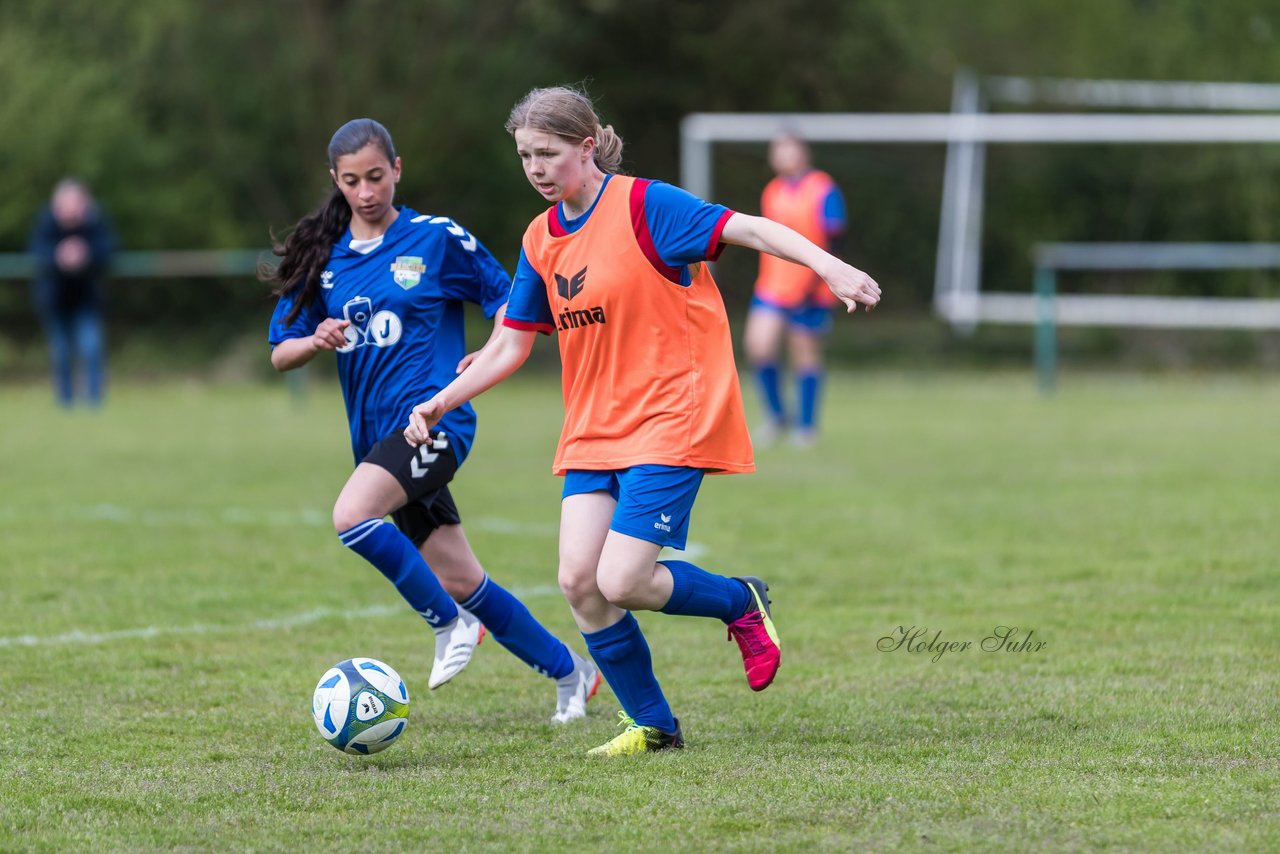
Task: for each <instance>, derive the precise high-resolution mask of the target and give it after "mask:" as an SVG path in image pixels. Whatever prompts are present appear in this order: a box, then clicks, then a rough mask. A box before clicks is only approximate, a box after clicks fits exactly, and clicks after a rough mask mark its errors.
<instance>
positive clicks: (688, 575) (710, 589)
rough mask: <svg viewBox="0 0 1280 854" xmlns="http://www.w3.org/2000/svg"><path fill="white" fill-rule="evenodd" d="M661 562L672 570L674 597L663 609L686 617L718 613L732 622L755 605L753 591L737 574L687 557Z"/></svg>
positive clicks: (711, 615) (717, 614)
mask: <svg viewBox="0 0 1280 854" xmlns="http://www.w3.org/2000/svg"><path fill="white" fill-rule="evenodd" d="M660 563H661V564H662V565H663V566H665V567H666V568H667V569H669V570H670V571H671V598H670V599H668V600H667V604H665V605H663V606H662V608H660V609H659V610H661V611H662V613H664V614H679V615H681V616H685V617H718V618H720V619H721V620H724V621H725V622H726V623H731V622H733V621H734V620H736V619H738V618H739V617H741V616H742V615H743V614H745V613H746V611H747V608H748V606H750V605H751V591H750V590H748V589H747V585H746V584H745V583H743V582H741V581H739V580H738V579H736V578H727V577H725V576H723V575H716V574H714V573H711V572H707V571H706V570H705V569H701V568H699V567H696V566H694V565H693V564H691V563H688V562H687V561H683V560H664V561H660Z"/></svg>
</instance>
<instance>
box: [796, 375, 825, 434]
mask: <svg viewBox="0 0 1280 854" xmlns="http://www.w3.org/2000/svg"><path fill="white" fill-rule="evenodd" d="M822 373H823V372H822V370H821V369H818V370H816V371H809V372H806V373H803V374H801V375H800V376H799V378H798V379H799V385H800V429H801V430H813V429H814V428H815V427H817V426H818V401H819V399H821V397H822Z"/></svg>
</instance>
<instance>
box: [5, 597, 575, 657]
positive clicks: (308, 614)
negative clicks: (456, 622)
mask: <svg viewBox="0 0 1280 854" xmlns="http://www.w3.org/2000/svg"><path fill="white" fill-rule="evenodd" d="M511 593H512V594H513V595H515V596H516V597H517V598H519V599H530V598H533V597H536V596H552V595H555V596H559V595H560V588H559V587H557V586H556V585H554V584H539V585H534V586H532V587H512V588H511ZM405 613H409V611H408V609H407V608H406V607H405V606H404V605H373V606H370V607H368V608H358V609H356V610H354V611H340V610H338V609H336V608H314V609H312V610H310V611H303V612H302V613H301V614H291V615H289V616H287V617H270V618H266V619H261V620H253V621H252V622H248V623H237V624H222V623H192V624H190V625H186V626H143V627H141V628H136V629H119V630H117V631H113V632H86V631H84V630H82V629H76V630H75V631H71V632H66V633H64V634H60V635H48V636H46V637H38V636H36V635H17V636H15V637H7V638H0V649H4V648H7V647H19V646H20V647H33V646H70V645H73V644H88V645H91V646H96V645H101V644H106V643H112V642H114V641H122V640H150V639H151V638H158V637H164V636H169V635H216V634H227V633H240V632H247V631H275V630H279V629H292V628H295V627H297V626H305V625H309V624H311V623H316V622H319V621H321V620H328V619H339V620H361V619H368V618H370V617H390V616H392V615H395V614H405Z"/></svg>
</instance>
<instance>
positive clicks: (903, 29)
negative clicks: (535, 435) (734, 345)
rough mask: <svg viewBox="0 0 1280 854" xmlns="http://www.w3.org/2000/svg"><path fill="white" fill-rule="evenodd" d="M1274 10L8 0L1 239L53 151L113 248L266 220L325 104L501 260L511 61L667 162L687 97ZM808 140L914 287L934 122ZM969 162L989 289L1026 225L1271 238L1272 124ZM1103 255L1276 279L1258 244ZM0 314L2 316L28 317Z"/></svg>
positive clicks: (1083, 51)
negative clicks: (1239, 139) (1257, 267)
mask: <svg viewBox="0 0 1280 854" xmlns="http://www.w3.org/2000/svg"><path fill="white" fill-rule="evenodd" d="M1276 26H1277V25H1276V24H1274V23H1273V22H1272V19H1271V17H1269V16H1268V15H1266V14H1264V12H1262V11H1259V5H1258V4H1257V3H1256V2H1249V0H1221V2H1216V3H1203V2H1196V1H1195V0H1176V2H1164V3H1152V2H1145V0H1083V2H1077V3H1071V4H1063V3H1060V2H1056V0H985V2H965V3H954V2H942V0H937V2H929V0H910V2H902V0H861V2H857V3H831V2H826V0H768V2H765V0H743V2H739V3H735V4H732V6H729V5H727V4H720V3H705V2H678V0H633V2H619V0H589V2H588V1H587V0H584V2H578V3H563V2H552V0H521V2H498V3H474V2H463V0H432V2H430V3H420V2H409V0H401V2H391V3H380V4H367V3H353V2H300V0H293V2H280V3H269V4H264V3H255V2H248V0H227V2H219V3H170V2H167V0H135V2H128V3H126V2H123V0H92V2H90V0H59V2H52V0H32V2H24V3H6V4H3V6H0V81H2V82H3V86H4V90H5V97H4V98H3V99H0V126H2V127H4V129H5V130H4V133H3V134H0V160H2V161H3V162H4V163H5V165H6V169H7V172H8V174H9V176H10V180H9V181H8V182H7V185H6V189H7V192H6V193H5V194H4V196H3V197H2V198H0V251H15V250H20V249H21V248H22V247H23V246H24V244H25V240H26V234H27V230H28V228H29V225H30V222H31V219H32V216H33V214H34V211H35V210H36V208H37V207H38V206H39V205H40V204H42V203H43V201H44V200H45V198H46V196H47V194H48V191H49V188H50V187H51V186H52V184H53V182H54V181H55V180H56V179H57V178H58V177H59V176H61V175H63V174H65V173H68V172H74V173H78V174H81V175H83V176H85V177H86V178H87V179H88V180H89V182H90V183H91V184H92V185H93V186H94V187H95V188H96V189H97V191H98V192H99V193H100V194H101V197H102V198H103V200H104V201H105V203H106V204H107V205H108V207H109V208H110V210H111V212H112V214H113V215H114V217H115V219H116V222H117V224H118V226H119V230H120V233H121V237H122V243H123V245H124V246H125V247H126V248H130V249H148V248H156V249H159V248H168V249H177V248H194V247H221V248H229V247H247V246H265V245H266V244H267V242H268V240H269V234H270V232H272V231H273V230H274V231H276V232H277V233H278V232H280V231H281V230H283V229H286V228H288V227H289V226H290V225H291V224H292V223H293V222H294V221H295V220H296V219H297V217H298V216H300V215H301V214H303V213H305V212H306V211H307V210H309V209H311V208H312V207H314V206H315V205H316V204H317V203H319V202H320V201H321V199H322V198H323V195H324V192H325V189H326V186H327V182H328V176H327V174H326V167H325V162H324V148H325V144H326V142H327V141H328V139H329V136H330V134H331V133H332V132H333V130H334V129H335V128H337V127H338V126H339V125H340V124H341V123H343V122H344V121H346V120H347V119H350V118H353V117H356V116H360V115H368V116H373V117H375V118H378V119H379V120H381V121H382V122H384V123H385V124H386V125H387V126H388V127H389V128H390V129H391V131H392V133H393V134H394V135H395V137H396V141H397V144H398V145H399V147H400V150H401V154H402V156H403V158H404V161H405V174H404V179H403V181H402V183H401V186H400V197H401V198H402V199H403V200H404V201H406V202H408V203H410V204H412V205H413V206H415V207H417V208H419V209H421V210H424V211H430V212H443V213H448V214H450V215H453V216H455V217H456V218H457V219H459V220H460V221H462V222H463V223H465V224H466V225H467V226H468V227H469V228H471V229H472V230H473V231H474V232H475V233H477V234H478V235H479V236H480V237H481V238H482V239H483V240H484V241H485V242H486V243H488V244H489V245H490V247H491V248H492V249H493V250H494V252H495V254H497V255H498V257H499V258H500V259H502V260H503V261H504V262H505V263H507V264H509V265H510V264H512V263H513V262H514V260H515V257H516V254H517V246H518V239H519V235H520V232H521V230H522V228H523V226H524V224H525V223H527V221H528V220H529V218H530V217H531V216H532V215H533V214H534V213H536V212H537V210H538V209H539V208H540V206H541V203H540V201H539V200H538V198H537V197H536V196H535V195H534V194H533V193H532V192H530V191H529V190H528V189H527V187H526V186H525V182H524V179H523V177H522V175H521V173H520V169H519V165H518V162H517V161H516V158H515V157H514V154H513V153H512V147H511V143H510V140H509V138H508V137H507V135H506V134H505V133H503V131H502V123H503V121H504V119H505V117H506V114H507V110H508V109H509V107H510V105H511V104H512V103H513V102H514V101H515V100H516V99H517V98H518V97H519V96H520V95H522V94H523V93H524V92H525V91H527V90H528V89H529V88H530V87H532V86H534V85H547V84H554V83H563V82H586V83H587V84H588V86H589V88H590V90H591V91H592V92H593V93H594V94H595V95H596V96H597V99H598V104H599V107H600V110H601V112H602V115H603V117H604V119H605V120H606V121H607V122H609V123H612V124H614V126H615V127H616V128H617V129H618V130H619V131H620V132H621V133H622V135H623V137H624V138H625V139H626V140H627V146H628V147H627V154H626V167H627V168H628V169H629V170H630V171H633V172H636V173H640V174H645V175H650V176H654V177H659V178H663V179H667V180H671V181H676V180H678V178H679V174H678V123H679V121H680V119H681V117H682V116H683V115H685V114H686V113H689V112H693V111H702V110H733V111H744V110H751V111H766V110H778V111H793V110H794V111H798V110H803V111H868V112H875V111H945V110H947V109H948V108H949V102H950V92H951V80H952V76H953V74H954V73H955V72H956V71H957V70H958V69H960V68H965V67H968V68H972V69H973V70H974V71H975V72H977V73H978V74H1023V75H1032V76H1059V77H1094V78H1138V79H1164V80H1238V81H1254V82H1270V81H1272V80H1274V79H1275V76H1276V72H1275V49H1276V39H1277V37H1280V33H1277V32H1276V30H1275V27H1276ZM816 154H817V160H818V163H819V165H821V166H823V167H824V168H827V169H828V170H829V171H831V172H833V173H834V174H835V175H836V177H837V178H838V180H839V181H840V182H841V183H842V184H843V185H844V187H845V189H846V192H847V195H848V198H849V204H850V215H851V222H852V234H851V237H850V240H849V243H848V246H847V255H848V256H849V257H850V259H851V260H853V261H854V263H856V264H859V265H860V266H863V267H865V268H866V269H868V270H871V271H873V272H874V273H875V274H876V275H877V277H878V278H879V279H880V280H881V282H882V283H883V284H884V285H885V286H886V291H887V296H888V299H889V300H891V301H892V302H893V303H895V304H897V305H899V306H903V307H907V308H910V309H911V310H912V311H914V312H916V313H923V312H925V311H927V307H928V305H929V301H930V295H931V290H932V277H933V266H934V253H935V243H936V235H937V210H938V204H939V199H940V192H941V190H940V188H941V174H942V162H943V158H942V149H941V146H919V147H910V146H905V147H904V146H856V147H854V146H820V147H819V148H818V150H817V152H816ZM717 157H718V162H717V175H716V180H717V185H716V193H715V195H716V197H717V201H722V202H724V203H727V204H730V205H731V206H734V207H736V208H739V209H742V210H744V211H754V210H755V209H756V206H757V204H758V202H757V199H758V193H759V189H760V186H761V184H762V182H763V180H764V179H765V178H766V169H765V166H764V164H763V146H760V145H753V146H752V145H744V146H720V148H719V150H718V154H717ZM987 175H988V178H987V186H988V189H989V198H988V204H987V222H986V237H985V253H984V257H985V274H986V285H987V286H988V287H992V288H999V289H1005V290H1025V289H1026V288H1027V287H1028V286H1029V281H1030V265H1029V261H1028V259H1027V253H1028V250H1029V248H1030V246H1031V245H1032V244H1033V243H1034V242H1036V241H1040V240H1080V241H1086V240H1120V239H1124V240H1145V241H1164V240H1232V241H1235V240H1239V241H1259V240H1272V239H1275V233H1276V229H1275V226H1274V225H1273V223H1275V222H1276V221H1277V219H1278V218H1280V199H1277V194H1276V191H1275V190H1274V189H1273V188H1274V187H1275V186H1277V183H1278V181H1280V152H1277V151H1276V150H1274V147H1262V146H1254V145H1241V146H1202V147H1165V148H1161V147H1150V146H1133V147H1129V146H1112V147H1103V146H1088V147H1078V146H1044V147H1038V148H1031V147H1003V148H1000V147H997V148H993V149H992V150H991V154H990V159H989V163H988V172H987ZM753 268H754V259H753V258H752V257H751V256H750V254H749V253H745V252H730V253H728V254H727V256H726V258H725V261H724V262H723V264H722V271H723V272H722V274H721V278H722V284H723V286H724V288H725V290H726V292H727V295H728V301H729V304H730V310H731V311H733V312H740V310H741V309H742V307H743V304H744V302H745V299H744V296H745V293H746V290H747V288H748V285H749V282H750V279H751V277H752V276H753V273H754V269H753ZM1077 284H1078V286H1079V287H1080V288H1082V289H1105V288H1106V287H1108V285H1107V283H1106V282H1105V281H1104V280H1102V279H1101V278H1096V279H1094V278H1091V279H1088V280H1081V281H1080V282H1078V283H1077ZM1125 285H1126V287H1128V286H1132V289H1136V290H1141V289H1143V288H1150V289H1152V292H1173V293H1180V292H1195V293H1206V292H1214V291H1216V290H1218V289H1219V288H1220V287H1222V288H1225V291H1224V292H1226V293H1230V294H1233V295H1245V294H1249V295H1275V292H1276V288H1275V285H1274V282H1273V281H1272V278H1271V277H1270V276H1268V275H1261V274H1259V275H1250V276H1237V277H1234V278H1222V279H1219V278H1216V277H1215V278H1213V279H1212V280H1210V281H1204V280H1203V279H1199V280H1197V279H1184V278H1182V277H1166V278H1164V279H1156V278H1154V277H1153V278H1149V279H1144V280H1142V281H1141V282H1132V281H1131V282H1126V283H1125ZM131 286H132V285H129V284H125V285H121V287H131ZM239 286H240V287H241V288H243V289H245V290H246V291H249V290H254V289H256V288H258V285H256V284H255V283H253V282H249V281H244V282H241V283H240V284H239ZM1066 286H1068V287H1069V286H1071V283H1069V282H1068V283H1066ZM15 289H16V285H15V284H14V283H10V282H0V291H3V293H0V320H4V321H5V324H4V325H5V326H6V327H7V328H10V329H12V328H14V327H15V326H21V325H22V324H15V323H12V322H9V321H11V320H14V319H16V318H18V317H22V316H23V314H22V312H24V311H25V303H24V300H23V299H22V297H21V295H18V294H16V293H14V292H13V291H14V290H15ZM173 291H174V293H173V294H172V295H171V297H170V298H169V299H167V300H166V301H165V305H166V308H165V309H164V313H163V315H162V319H163V320H164V321H166V322H177V321H179V320H181V322H183V323H185V324H186V325H187V326H188V327H189V326H191V325H192V324H193V323H200V322H203V320H201V318H209V319H210V322H214V321H213V320H212V318H211V314H212V312H210V311H209V303H208V301H207V294H206V289H204V288H203V287H202V286H201V285H200V284H198V283H192V282H180V283H174V285H173ZM235 302H236V308H235V310H234V312H224V320H223V322H226V323H227V324H231V325H238V326H239V327H240V328H245V327H248V326H253V325H254V324H260V323H261V321H262V320H263V319H264V318H263V317H262V316H261V315H262V312H260V311H258V312H256V313H255V311H250V310H248V308H247V305H248V304H249V303H252V302H253V300H252V299H248V298H245V299H243V300H241V299H237V300H236V301H235ZM156 310H157V311H159V310H160V309H156ZM183 318H185V319H183ZM193 318H195V320H193ZM27 328H28V330H29V324H28V325H27ZM14 334H16V335H17V339H16V340H18V341H19V343H23V342H26V343H29V341H30V336H31V332H30V331H27V332H18V333H14ZM9 346H10V347H12V346H13V343H12V341H11V342H9ZM24 346H25V344H24ZM0 349H3V348H0Z"/></svg>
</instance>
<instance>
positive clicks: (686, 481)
mask: <svg viewBox="0 0 1280 854" xmlns="http://www.w3.org/2000/svg"><path fill="white" fill-rule="evenodd" d="M702 474H703V472H702V469H693V468H685V467H683V466H649V465H644V466H632V467H631V468H627V469H617V470H614V471H584V470H582V469H573V470H570V471H568V472H565V475H564V495H563V496H561V498H562V499H563V498H568V497H569V496H570V495H582V494H583V493H587V492H607V493H609V494H610V495H612V496H613V498H614V500H615V501H617V502H618V506H617V508H616V509H615V510H614V511H613V519H612V521H610V522H609V530H611V531H617V532H618V533H619V534H626V535H627V536H628V537H635V538H636V539H639V540H646V541H648V542H650V543H657V544H658V545H660V546H670V547H671V548H673V549H682V550H683V549H684V547H685V543H686V541H687V540H688V538H689V515H690V514H691V513H692V512H693V501H694V499H695V498H697V497H698V487H700V486H702Z"/></svg>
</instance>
